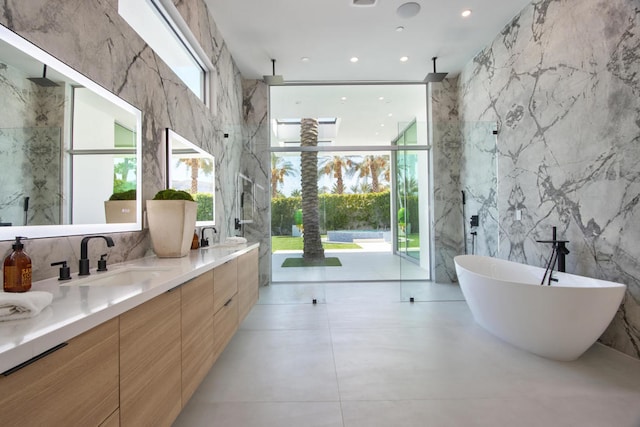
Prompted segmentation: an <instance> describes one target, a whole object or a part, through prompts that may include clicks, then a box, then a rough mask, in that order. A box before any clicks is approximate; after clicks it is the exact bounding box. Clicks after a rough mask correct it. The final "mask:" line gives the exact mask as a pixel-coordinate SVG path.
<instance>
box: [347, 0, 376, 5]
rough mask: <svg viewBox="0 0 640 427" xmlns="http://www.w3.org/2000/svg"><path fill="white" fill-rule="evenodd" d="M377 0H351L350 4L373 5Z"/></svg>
mask: <svg viewBox="0 0 640 427" xmlns="http://www.w3.org/2000/svg"><path fill="white" fill-rule="evenodd" d="M376 2H377V0H352V2H351V5H352V6H365V7H366V6H375V5H376Z"/></svg>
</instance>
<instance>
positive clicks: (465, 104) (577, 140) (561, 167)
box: [459, 0, 640, 357]
mask: <svg viewBox="0 0 640 427" xmlns="http://www.w3.org/2000/svg"><path fill="white" fill-rule="evenodd" d="M638 70H640V3H638V1H628V0H608V1H603V0H583V1H577V0H537V1H533V2H532V3H531V4H530V5H529V6H527V7H526V8H525V9H524V10H523V11H522V12H521V13H520V14H519V15H517V16H516V17H515V18H514V19H513V20H512V21H511V22H510V23H509V24H508V25H507V26H506V27H505V28H504V29H503V30H502V31H501V33H500V34H498V35H497V37H496V38H495V39H494V40H493V42H491V43H490V44H489V45H488V46H487V47H486V48H485V49H484V50H483V51H481V52H480V53H479V54H478V55H477V56H476V57H475V58H474V59H473V61H471V62H470V63H469V64H468V65H467V67H466V68H465V69H464V71H463V72H462V74H461V76H460V84H459V93H460V117H461V120H462V121H463V122H487V121H495V122H497V124H498V128H499V134H498V137H497V155H496V160H497V170H498V175H497V195H496V200H497V212H496V214H497V216H496V221H497V225H498V226H497V228H496V233H497V234H496V235H493V236H484V237H483V239H482V240H483V243H482V244H483V245H485V246H486V250H487V252H488V254H492V255H496V256H499V257H501V258H506V259H511V260H514V261H518V262H523V263H527V264H533V265H539V266H541V265H544V264H545V262H546V260H547V257H548V256H549V254H550V248H549V247H547V246H545V245H541V244H539V243H536V239H544V238H550V237H551V228H552V227H553V226H556V227H558V234H559V237H564V238H566V239H568V240H569V241H570V243H569V249H570V250H571V253H570V254H569V255H568V258H567V271H569V272H573V273H576V274H581V275H586V276H592V277H598V278H602V279H608V280H614V281H621V282H624V283H625V284H626V285H627V286H628V290H627V293H626V296H625V299H624V301H623V304H622V306H621V308H620V310H619V312H618V314H617V315H616V318H615V319H614V321H613V322H612V324H611V325H610V326H609V328H608V329H607V331H606V332H605V333H604V335H603V336H602V337H601V341H602V342H604V343H606V344H608V345H611V346H613V347H614V348H616V349H619V350H621V351H623V352H625V353H627V354H630V355H632V356H634V357H640V261H639V260H640V206H639V205H638V204H639V202H640V179H639V178H640V148H639V147H640V144H639V143H640V121H638V117H640V74H639V73H638ZM467 150H471V151H473V150H475V149H474V148H473V147H472V146H470V144H469V143H468V140H467V138H465V145H464V151H465V154H464V155H463V156H465V157H466V158H468V159H470V158H471V157H472V156H471V155H467V153H466V152H467ZM473 179H474V175H473V173H471V172H466V171H464V170H463V172H462V177H461V181H462V185H463V186H466V185H469V183H470V182H471V181H473ZM518 210H520V211H521V213H522V218H521V219H517V218H516V212H517V211H518Z"/></svg>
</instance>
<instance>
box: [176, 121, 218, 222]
mask: <svg viewBox="0 0 640 427" xmlns="http://www.w3.org/2000/svg"><path fill="white" fill-rule="evenodd" d="M165 139H166V144H167V151H166V164H165V168H166V171H165V175H166V178H167V180H166V181H167V182H166V183H165V188H173V187H172V186H171V180H172V179H171V178H172V177H171V171H172V170H173V167H172V158H173V144H174V143H176V142H177V143H180V144H182V145H185V146H187V147H189V148H190V149H192V150H194V151H197V152H198V153H200V154H202V155H204V156H207V157H211V163H212V164H213V170H212V171H211V179H212V181H213V182H212V191H213V197H212V200H213V206H212V208H211V210H212V213H213V219H212V220H211V221H196V227H204V226H208V225H216V159H215V157H214V155H213V154H211V153H209V152H207V151H205V150H204V149H202V148H201V147H199V146H197V145H196V144H194V143H193V142H191V141H189V140H188V139H186V138H185V137H183V136H181V135H179V134H178V133H176V132H175V131H173V130H172V129H170V128H165Z"/></svg>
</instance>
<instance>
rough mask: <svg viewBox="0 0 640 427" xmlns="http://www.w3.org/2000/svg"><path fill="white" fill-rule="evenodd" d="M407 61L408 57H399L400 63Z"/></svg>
mask: <svg viewBox="0 0 640 427" xmlns="http://www.w3.org/2000/svg"><path fill="white" fill-rule="evenodd" d="M408 60H409V57H408V56H401V57H400V62H407V61H408Z"/></svg>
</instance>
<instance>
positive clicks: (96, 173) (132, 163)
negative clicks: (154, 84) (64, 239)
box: [0, 25, 142, 240]
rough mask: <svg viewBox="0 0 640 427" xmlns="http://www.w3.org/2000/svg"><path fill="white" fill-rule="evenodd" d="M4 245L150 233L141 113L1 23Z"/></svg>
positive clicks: (0, 233) (0, 215)
mask: <svg viewBox="0 0 640 427" xmlns="http://www.w3.org/2000/svg"><path fill="white" fill-rule="evenodd" d="M0 97H1V98H2V100H3V103H4V108H3V114H2V115H0V166H1V167H2V171H3V173H2V176H1V177H0V182H1V185H0V224H1V225H2V226H0V240H12V239H13V238H14V237H15V236H18V235H19V236H26V237H29V238H38V237H54V236H66V235H77V234H91V233H110V232H122V231H136V230H141V229H142V213H141V205H142V204H141V197H140V196H138V197H136V196H135V194H133V197H134V200H132V201H129V203H128V206H129V207H127V208H121V209H120V211H119V215H115V218H108V215H107V212H108V210H107V208H106V204H105V201H107V200H108V199H109V198H110V197H111V195H112V194H113V193H116V192H121V191H125V190H135V189H137V188H141V162H140V160H141V145H142V144H141V134H142V132H141V126H142V115H141V112H140V111H139V110H138V109H137V108H135V107H133V106H132V105H130V104H129V103H127V102H126V101H124V100H122V99H120V98H119V97H117V96H116V95H114V94H113V93H111V92H109V91H108V90H106V89H104V88H103V87H101V86H100V85H98V84H97V83H95V82H93V81H91V80H89V79H88V78H87V77H85V76H84V75H82V74H80V73H79V72H77V71H75V70H74V69H72V68H70V67H69V66H67V65H66V64H64V63H63V62H61V61H59V60H58V59H56V58H54V57H53V56H51V55H49V54H48V53H46V52H45V51H43V50H41V49H40V48H38V47H37V46H35V45H33V44H32V43H30V42H29V41H27V40H25V39H24V38H22V37H21V36H19V35H17V34H16V33H14V32H12V31H11V30H9V29H7V28H6V27H4V26H1V25H0Z"/></svg>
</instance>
